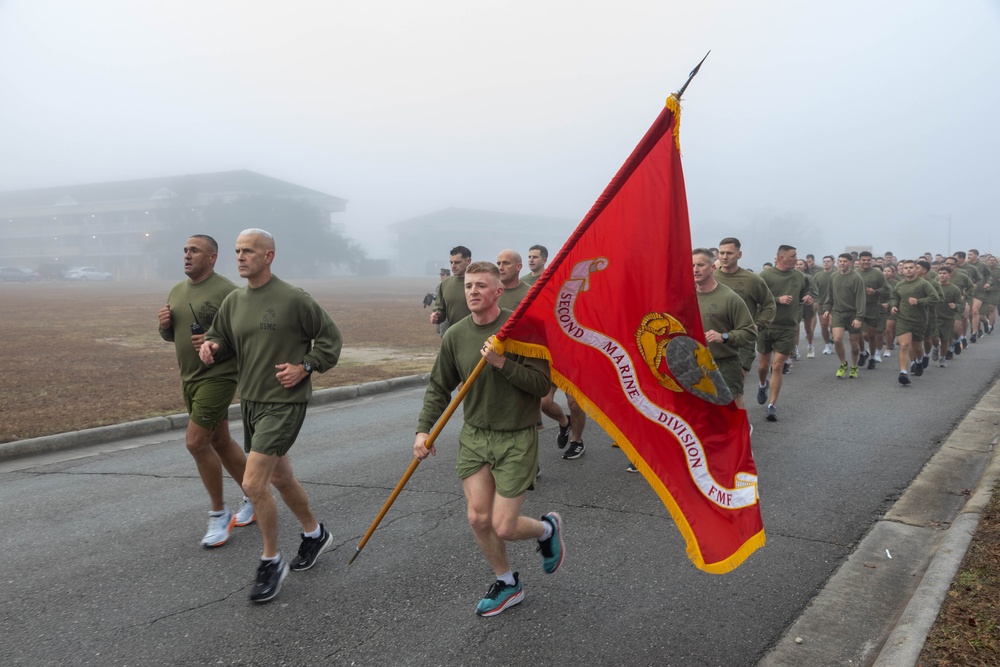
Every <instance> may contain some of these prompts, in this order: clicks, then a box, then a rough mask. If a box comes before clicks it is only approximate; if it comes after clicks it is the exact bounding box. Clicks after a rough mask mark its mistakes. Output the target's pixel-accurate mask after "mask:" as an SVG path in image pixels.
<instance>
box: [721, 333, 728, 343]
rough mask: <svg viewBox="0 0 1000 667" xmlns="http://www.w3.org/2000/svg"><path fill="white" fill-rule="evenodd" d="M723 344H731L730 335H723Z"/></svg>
mask: <svg viewBox="0 0 1000 667" xmlns="http://www.w3.org/2000/svg"><path fill="white" fill-rule="evenodd" d="M722 342H723V343H728V342H729V334H728V333H724V334H722Z"/></svg>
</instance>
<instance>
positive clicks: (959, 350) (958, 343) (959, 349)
mask: <svg viewBox="0 0 1000 667" xmlns="http://www.w3.org/2000/svg"><path fill="white" fill-rule="evenodd" d="M955 354H962V341H956V342H955Z"/></svg>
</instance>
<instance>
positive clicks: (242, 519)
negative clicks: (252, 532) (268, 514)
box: [236, 496, 257, 528]
mask: <svg viewBox="0 0 1000 667" xmlns="http://www.w3.org/2000/svg"><path fill="white" fill-rule="evenodd" d="M256 520H257V515H256V514H255V513H254V511H253V503H252V502H250V499H249V498H247V497H246V496H243V500H242V501H241V502H240V507H239V509H238V510H236V525H237V526H239V527H240V528H242V527H243V526H249V525H250V524H251V523H253V522H254V521H256Z"/></svg>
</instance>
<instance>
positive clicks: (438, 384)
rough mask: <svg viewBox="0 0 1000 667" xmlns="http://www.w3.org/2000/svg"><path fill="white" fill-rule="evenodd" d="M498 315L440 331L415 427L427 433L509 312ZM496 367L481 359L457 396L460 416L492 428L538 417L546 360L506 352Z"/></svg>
mask: <svg viewBox="0 0 1000 667" xmlns="http://www.w3.org/2000/svg"><path fill="white" fill-rule="evenodd" d="M511 314H512V313H511V311H509V310H506V309H501V310H500V316H499V317H497V319H495V320H493V321H492V322H490V323H489V324H484V325H478V324H476V323H475V322H474V321H473V319H472V318H471V317H467V318H465V319H463V320H461V321H460V322H458V323H457V324H453V325H452V326H450V327H448V330H447V331H445V332H444V336H442V337H441V349H440V350H439V351H438V356H437V359H435V360H434V367H433V368H432V369H431V377H430V381H429V382H428V384H427V390H426V391H425V392H424V406H423V409H422V410H421V411H420V417H419V418H418V419H417V433H430V431H431V428H433V426H434V424H435V423H436V422H437V420H438V419H440V417H441V415H442V414H444V411H445V409H447V407H448V404H449V403H450V402H451V392H452V391H453V390H454V389H455V388H456V387H458V385H459V384H460V383H463V382H465V381H466V380H468V378H469V376H470V375H471V374H472V371H473V370H475V368H476V366H477V365H478V364H479V361H480V360H481V359H482V358H483V357H482V354H481V352H480V350H481V349H482V347H483V343H485V342H486V340H487V339H489V337H490V336H493V335H495V334H496V333H497V332H498V331H500V329H501V328H502V327H503V325H504V322H506V321H507V318H509V317H510V316H511ZM504 356H505V357H506V359H507V360H506V361H505V362H504V366H503V368H502V369H497V368H496V367H495V366H493V365H491V364H489V363H487V364H486V365H485V367H484V368H483V370H482V372H481V373H480V374H479V377H478V378H476V381H475V382H473V383H472V386H471V387H470V388H469V393H468V394H466V396H465V400H464V401H463V402H462V411H463V415H464V419H465V421H466V422H468V423H469V424H471V425H472V426H475V427H477V428H482V429H489V430H492V431H519V430H521V429H524V428H528V427H529V426H534V425H535V422H537V421H538V414H539V410H541V405H542V397H544V396H546V395H547V394H548V393H549V388H550V386H551V381H550V379H549V364H548V362H547V361H545V360H544V359H534V358H531V357H522V356H520V355H516V354H511V353H509V352H508V353H506V354H505V355H504Z"/></svg>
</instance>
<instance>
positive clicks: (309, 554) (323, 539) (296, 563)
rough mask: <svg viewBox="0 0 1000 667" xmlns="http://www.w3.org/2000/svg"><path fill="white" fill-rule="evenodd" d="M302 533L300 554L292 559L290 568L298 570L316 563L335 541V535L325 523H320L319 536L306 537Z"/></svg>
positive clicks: (306, 568) (305, 568)
mask: <svg viewBox="0 0 1000 667" xmlns="http://www.w3.org/2000/svg"><path fill="white" fill-rule="evenodd" d="M300 535H302V543H301V544H299V554H298V555H297V556H296V557H295V558H294V559H292V563H291V565H289V568H290V569H292V570H295V571H296V572H301V571H302V570H308V569H309V568H311V567H312V566H313V565H315V564H316V559H317V558H319V555H320V554H321V553H323V552H324V551H326V548H327V547H328V546H330V544H331V543H332V542H333V535H331V534H330V531H328V530H327V529H326V528H325V527H324V526H323V524H319V537H306V536H305V534H303V533H300Z"/></svg>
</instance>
